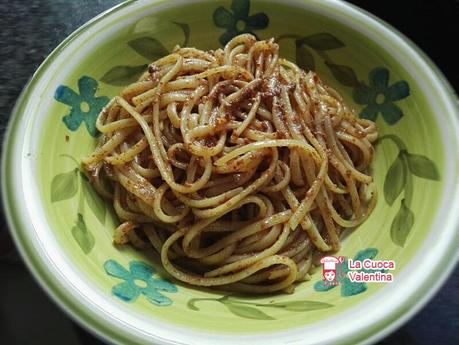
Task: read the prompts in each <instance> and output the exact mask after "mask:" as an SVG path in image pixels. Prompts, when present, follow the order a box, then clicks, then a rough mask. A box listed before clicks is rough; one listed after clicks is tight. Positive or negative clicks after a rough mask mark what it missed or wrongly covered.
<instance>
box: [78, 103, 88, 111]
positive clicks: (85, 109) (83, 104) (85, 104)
mask: <svg viewBox="0 0 459 345" xmlns="http://www.w3.org/2000/svg"><path fill="white" fill-rule="evenodd" d="M80 110H81V111H82V112H83V113H87V112H88V111H89V104H88V102H81V103H80Z"/></svg>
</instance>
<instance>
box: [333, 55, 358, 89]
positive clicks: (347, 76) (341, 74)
mask: <svg viewBox="0 0 459 345" xmlns="http://www.w3.org/2000/svg"><path fill="white" fill-rule="evenodd" d="M325 65H327V67H328V68H329V69H330V71H331V73H332V74H333V76H334V77H335V78H336V80H338V81H339V82H340V83H341V84H343V85H345V86H352V87H356V86H358V85H360V83H359V81H358V80H357V75H356V74H355V72H354V70H353V69H352V68H351V67H349V66H345V65H337V64H334V63H332V62H330V61H325Z"/></svg>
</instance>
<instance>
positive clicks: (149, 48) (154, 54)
mask: <svg viewBox="0 0 459 345" xmlns="http://www.w3.org/2000/svg"><path fill="white" fill-rule="evenodd" d="M128 45H129V46H130V47H131V48H132V49H134V50H135V51H136V53H137V54H139V55H141V56H143V57H144V58H146V59H148V60H150V61H154V60H157V59H159V58H160V57H163V56H165V55H167V54H169V51H168V50H167V49H166V47H164V46H163V44H162V43H161V42H160V41H158V40H157V39H156V38H152V37H139V38H136V39H133V40H132V41H129V42H128Z"/></svg>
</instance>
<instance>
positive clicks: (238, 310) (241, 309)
mask: <svg viewBox="0 0 459 345" xmlns="http://www.w3.org/2000/svg"><path fill="white" fill-rule="evenodd" d="M224 305H225V306H226V307H227V308H228V310H229V311H230V312H231V313H233V314H234V315H236V316H240V317H243V318H246V319H254V320H275V319H274V318H273V317H272V316H269V315H268V314H266V313H264V312H262V311H261V310H258V309H257V308H254V307H247V306H245V305H238V304H233V303H228V302H227V303H224Z"/></svg>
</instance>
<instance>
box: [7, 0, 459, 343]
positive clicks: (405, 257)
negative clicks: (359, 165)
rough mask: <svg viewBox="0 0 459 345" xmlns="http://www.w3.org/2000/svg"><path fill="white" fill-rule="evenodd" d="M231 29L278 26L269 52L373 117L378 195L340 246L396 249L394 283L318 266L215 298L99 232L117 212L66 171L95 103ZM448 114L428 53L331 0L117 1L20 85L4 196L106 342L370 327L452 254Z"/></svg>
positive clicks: (449, 99) (41, 262)
mask: <svg viewBox="0 0 459 345" xmlns="http://www.w3.org/2000/svg"><path fill="white" fill-rule="evenodd" d="M240 32H253V33H255V34H256V35H257V36H258V37H259V38H261V39H265V38H270V37H275V38H277V39H278V41H279V42H280V45H281V55H282V56H284V57H286V58H288V59H291V60H294V61H295V59H296V62H297V63H298V64H300V65H301V66H303V67H304V68H313V69H315V70H317V71H318V73H319V74H320V75H321V76H322V78H323V80H325V82H326V83H328V84H330V85H331V86H333V87H334V88H336V89H337V90H338V91H339V92H340V93H341V94H342V95H343V96H344V97H345V100H346V101H347V102H348V104H350V105H351V106H352V107H353V108H354V109H355V111H356V113H357V114H358V116H361V117H366V118H370V119H373V120H375V121H376V123H377V126H378V129H379V132H380V140H379V142H378V144H377V149H376V159H375V162H374V164H373V176H374V178H375V181H376V184H377V187H378V191H379V198H378V202H377V206H376V209H375V211H374V212H373V213H372V214H371V216H370V217H369V219H368V220H367V221H366V222H365V223H364V224H363V225H361V226H360V227H359V228H358V229H356V230H355V231H353V232H352V233H349V234H348V235H347V236H346V238H345V239H344V240H343V246H342V250H341V251H340V252H339V253H338V255H343V256H345V257H347V258H356V257H357V258H359V259H364V258H374V259H380V260H389V259H390V260H394V261H395V262H396V269H395V270H394V271H393V273H394V282H392V283H352V282H350V281H349V280H348V279H344V280H343V281H342V283H341V285H339V286H336V287H333V288H329V287H326V286H324V285H323V284H322V282H321V280H322V275H321V273H320V270H317V272H316V273H315V274H313V275H312V280H311V281H309V282H304V283H301V284H300V285H299V286H297V288H296V291H295V293H293V294H291V295H287V294H279V295H274V296H257V297H250V298H249V297H243V296H231V297H225V295H224V294H222V293H220V292H217V291H212V290H206V289H197V288H193V287H190V286H187V285H184V284H182V283H180V282H178V281H175V280H173V279H172V278H171V277H170V276H168V275H167V274H166V273H165V271H164V270H163V269H162V267H161V265H160V263H159V261H158V258H157V257H156V256H155V255H154V254H153V253H150V252H139V251H136V250H133V249H131V248H129V247H126V248H122V249H118V248H115V247H114V246H113V245H112V234H113V229H114V227H115V226H116V224H117V220H116V217H115V215H114V212H113V210H112V209H111V207H109V206H108V205H105V203H104V202H102V201H101V199H99V198H98V197H97V196H96V195H95V194H94V192H92V190H91V189H90V188H89V187H88V184H87V182H86V180H85V179H84V178H83V177H82V175H81V174H80V173H79V170H78V169H79V168H78V167H79V165H78V162H79V160H80V158H81V157H82V156H85V155H86V154H88V153H89V152H91V150H92V149H93V148H94V146H95V137H94V136H96V135H97V133H96V132H95V127H94V122H95V117H96V116H97V114H98V112H99V111H100V109H101V108H102V107H103V106H104V105H105V104H106V103H107V101H108V100H109V98H111V97H113V96H114V95H116V94H117V92H119V91H120V90H121V89H122V87H123V86H124V85H127V84H128V83H130V82H132V81H134V80H135V79H136V78H137V77H138V76H139V74H140V73H141V71H142V70H144V68H145V66H146V64H147V63H149V62H150V61H152V60H155V59H157V58H158V57H159V56H162V55H164V54H167V53H168V52H169V51H171V50H172V48H173V47H174V46H175V45H176V44H180V45H188V46H194V47H197V48H201V49H215V48H217V47H220V46H221V45H222V43H224V42H226V41H227V40H228V39H229V38H231V37H232V36H234V35H236V34H237V33H240ZM298 38H300V39H302V42H303V44H301V45H297V44H296V41H297V39H298ZM458 128H459V124H458V108H457V98H456V95H455V94H454V93H453V91H452V88H451V87H450V86H449V85H448V83H447V81H446V79H445V78H444V76H442V74H441V73H440V72H439V70H438V69H437V68H436V67H435V66H434V65H433V64H432V62H431V61H430V60H429V59H428V58H427V57H426V56H425V55H424V54H423V53H422V52H421V51H419V49H418V48H417V47H415V46H414V45H413V43H412V42H410V41H409V40H408V39H406V38H405V37H404V36H402V35H401V34H400V33H398V32H397V31H396V30H394V29H393V28H391V27H389V26H388V25H387V24H385V23H384V22H382V21H380V20H379V19H377V18H375V17H373V16H372V15H370V14H368V13H366V12H364V11H362V10H360V9H358V8H355V7H353V6H351V5H349V4H346V3H344V2H340V1H319V0H316V1H243V0H239V1H238V0H233V1H232V2H231V1H173V2H172V1H130V2H127V3H124V4H122V5H120V6H118V7H115V8H113V9H112V10H110V11H108V12H106V13H104V14H102V15H100V16H98V17H97V18H95V19H93V20H91V21H90V22H88V23H87V24H85V25H84V26H82V27H81V28H80V29H78V30H77V31H75V32H74V33H73V34H72V35H70V36H69V37H68V38H67V39H66V40H65V41H64V42H63V43H62V44H60V45H59V47H58V48H57V49H56V50H55V51H54V52H53V53H51V55H50V56H49V57H48V58H47V59H46V61H45V62H44V63H43V64H42V66H41V67H40V68H39V69H38V71H37V72H36V73H35V75H34V77H33V78H32V80H31V81H30V82H29V84H28V85H27V87H26V88H25V90H24V92H23V93H22V95H21V97H20V98H19V100H18V102H17V105H16V108H15V110H14V113H13V117H12V120H11V123H10V127H9V131H8V135H7V138H6V141H5V146H4V147H5V149H4V154H3V171H2V188H3V200H4V204H5V207H6V214H7V217H8V221H9V225H10V228H11V231H12V233H13V235H14V238H15V240H16V243H17V245H18V247H19V248H20V250H21V253H22V255H23V257H24V259H25V260H26V262H27V264H28V265H29V267H30V268H31V270H32V271H33V272H34V274H35V276H36V277H37V279H38V281H39V282H40V283H41V284H42V286H43V287H44V288H45V289H46V290H47V291H48V292H49V294H50V295H51V296H52V297H54V299H55V300H56V301H57V303H59V304H60V305H61V306H62V307H63V308H64V309H65V310H66V311H67V312H68V313H69V314H70V315H72V316H73V317H74V318H75V319H76V320H78V321H79V322H80V323H81V324H83V325H85V326H86V327H88V328H89V329H91V330H93V331H94V332H95V333H97V334H98V335H100V336H101V337H103V338H105V339H108V340H109V341H112V342H115V343H123V344H146V343H157V344H217V343H218V344H235V343H238V344H255V343H263V344H287V343H288V344H300V343H301V344H305V343H308V344H319V343H320V344H331V343H333V344H354V343H359V342H364V343H365V342H372V341H375V340H376V339H379V338H381V337H382V336H384V335H387V334H388V333H389V332H391V331H393V330H394V329H395V328H396V327H399V326H400V325H401V324H402V323H403V322H405V321H406V320H407V319H408V318H409V317H411V316H412V315H413V314H414V313H415V312H416V311H418V310H419V309H420V308H421V307H422V305H424V304H425V303H426V302H427V300H428V299H429V298H430V297H432V295H433V294H434V293H435V292H436V291H437V290H438V289H439V287H440V286H441V283H442V282H443V281H444V280H445V279H446V277H447V276H448V274H449V273H450V272H451V270H452V268H453V267H454V263H455V262H456V261H457V259H458V251H457V248H458V231H457V229H458V220H459V218H458V213H457V210H458V209H459V195H458V193H459V188H458V186H459V180H458V163H459V161H458V158H459V154H458V149H459V144H458V137H459V135H458V134H459V130H458ZM344 273H346V272H344ZM136 284H137V285H136ZM155 296H156V297H155ZM158 296H160V297H159V298H158ZM288 302H290V303H288Z"/></svg>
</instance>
